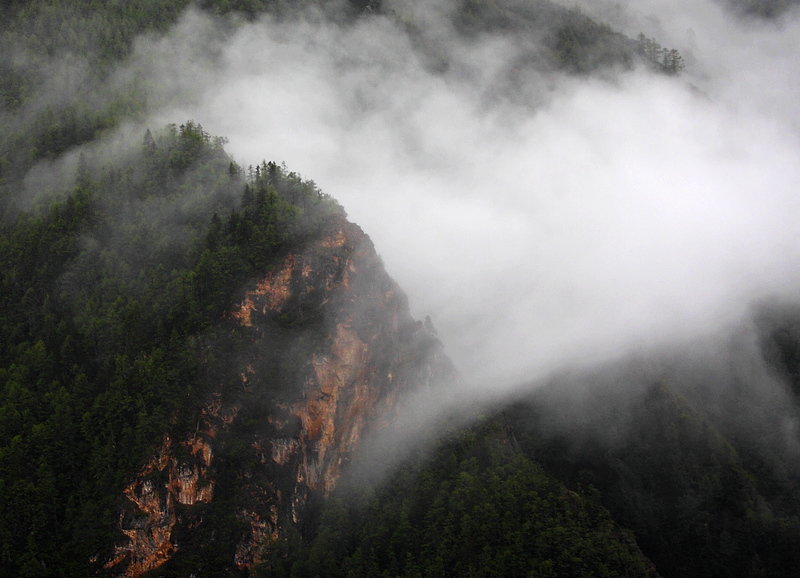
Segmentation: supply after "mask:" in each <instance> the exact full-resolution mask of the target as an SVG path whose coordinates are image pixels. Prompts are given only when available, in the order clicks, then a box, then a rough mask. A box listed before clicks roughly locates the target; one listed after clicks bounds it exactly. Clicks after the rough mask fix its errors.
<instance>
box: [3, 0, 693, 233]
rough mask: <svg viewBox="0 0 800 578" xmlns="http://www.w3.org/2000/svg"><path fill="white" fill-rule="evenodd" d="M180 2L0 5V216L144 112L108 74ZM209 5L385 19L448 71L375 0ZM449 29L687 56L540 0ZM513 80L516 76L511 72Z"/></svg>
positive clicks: (595, 54) (568, 56) (597, 60)
mask: <svg viewBox="0 0 800 578" xmlns="http://www.w3.org/2000/svg"><path fill="white" fill-rule="evenodd" d="M190 4H191V3H190V2H188V1H187V0H181V1H178V2H167V1H165V0H158V1H146V0H134V1H131V2H124V3H119V2H78V1H77V0H66V1H63V2H54V1H52V0H36V1H33V2H18V1H12V2H6V3H3V4H2V5H0V123H2V126H3V129H4V130H3V131H2V132H1V133H0V214H2V215H3V216H4V218H5V216H6V215H7V214H8V213H9V210H8V209H9V208H11V207H13V206H14V204H15V200H18V199H19V197H20V196H25V195H22V193H21V191H22V190H23V189H24V188H25V186H26V185H25V177H26V175H27V174H28V171H29V170H30V169H31V167H33V166H34V165H35V164H36V163H37V162H39V161H51V160H54V159H57V158H59V157H62V156H63V155H64V154H65V153H68V152H69V151H71V150H74V149H75V148H76V147H79V146H81V145H83V144H86V143H89V142H92V141H94V140H95V139H98V138H100V137H102V136H104V135H108V134H109V133H110V132H111V131H113V130H114V129H115V128H116V127H118V126H120V124H121V123H122V122H123V121H125V120H141V119H142V118H143V117H145V116H146V115H147V114H148V112H150V111H151V108H152V107H153V105H154V103H153V102H151V99H152V96H151V93H152V91H151V90H150V88H151V86H150V83H151V82H152V80H149V79H148V78H147V75H146V72H143V71H139V72H137V73H135V74H130V75H126V76H117V75H115V72H116V70H117V68H118V67H119V66H120V65H125V64H126V63H127V59H128V57H129V56H130V55H131V52H132V50H133V47H134V40H135V39H136V38H137V37H139V36H141V35H144V34H152V35H155V36H156V37H157V36H158V35H163V34H165V33H166V32H167V31H168V30H169V29H170V27H171V26H172V25H173V24H175V23H176V22H177V20H178V18H179V16H180V14H181V13H182V12H183V10H184V9H185V8H187V7H188V6H189V5H190ZM193 5H194V6H195V7H197V8H199V9H201V10H203V11H205V12H206V13H208V14H209V15H219V16H224V15H227V14H232V13H236V14H240V15H243V16H244V17H245V18H247V19H251V20H252V19H254V18H256V17H257V16H258V15H259V14H264V13H267V14H270V15H272V17H274V18H276V19H277V20H278V21H280V20H281V19H289V18H292V17H295V16H297V15H298V14H302V11H303V10H305V9H308V7H309V5H314V6H316V7H317V8H319V9H320V10H321V11H322V12H323V13H324V14H326V15H327V16H328V17H329V18H330V19H331V20H332V21H336V22H340V23H347V22H349V21H353V20H354V19H357V18H369V17H372V16H377V15H380V16H381V17H391V18H394V19H395V20H396V21H397V22H398V23H400V24H401V25H402V26H403V27H404V28H405V30H406V31H407V33H408V34H409V35H411V36H413V37H414V39H415V42H414V45H415V46H417V47H418V48H419V49H420V50H421V51H423V53H424V54H425V55H426V56H425V58H423V61H425V62H428V63H429V64H430V65H431V66H432V67H433V68H436V69H441V70H446V69H447V64H448V54H447V50H446V48H445V47H443V46H440V45H431V44H430V43H431V39H429V38H426V37H425V36H424V35H422V34H420V28H421V26H420V24H421V23H417V22H415V20H414V18H413V17H412V16H411V15H409V14H406V13H404V12H402V11H401V10H400V9H399V8H397V7H394V6H386V7H384V6H383V5H382V4H381V2H376V1H369V2H367V1H365V0H349V1H348V2H345V3H341V2H335V1H332V0H330V1H329V0H318V1H317V2H307V1H301V0H202V1H201V2H199V3H195V4H193ZM453 24H454V28H455V29H456V30H457V31H458V32H459V33H461V34H463V35H464V36H466V37H469V36H471V35H474V34H476V33H484V32H489V33H498V34H504V35H509V36H517V37H519V38H520V40H524V41H525V42H521V43H520V46H528V45H529V44H530V39H531V38H540V39H541V41H540V42H539V43H538V44H537V45H535V46H534V45H532V46H531V49H530V51H529V54H522V55H521V57H520V61H519V65H518V66H517V67H515V69H514V71H512V72H511V73H510V74H512V76H513V75H514V74H518V73H519V72H520V68H521V67H533V68H539V69H546V70H560V71H566V72H571V73H582V74H585V73H591V72H593V71H598V70H603V69H604V68H607V67H609V66H612V67H623V68H624V67H631V66H632V65H633V64H634V63H635V62H636V61H637V60H639V59H644V60H646V61H648V62H651V63H653V64H654V65H655V69H656V70H661V71H666V72H669V73H678V72H680V71H681V70H682V68H683V66H684V63H683V60H682V58H681V57H680V55H679V54H678V53H677V51H675V50H668V51H664V50H662V49H661V48H660V47H659V46H658V45H657V43H656V42H655V41H654V40H651V39H646V38H643V37H640V38H639V41H638V42H637V41H635V40H632V39H630V38H628V37H626V36H624V35H622V34H619V33H617V32H615V31H613V30H612V29H611V28H609V27H608V26H607V25H605V24H598V23H597V22H594V21H593V20H592V19H590V18H589V17H587V16H586V15H584V14H582V13H581V12H579V11H577V10H567V9H565V8H563V7H561V6H558V5H556V4H553V3H551V2H549V1H547V0H537V1H534V2H526V3H518V2H510V1H509V2H494V1H489V0H463V1H462V2H460V3H459V5H458V9H457V10H455V11H454V12H453ZM510 81H512V84H513V78H512V79H510Z"/></svg>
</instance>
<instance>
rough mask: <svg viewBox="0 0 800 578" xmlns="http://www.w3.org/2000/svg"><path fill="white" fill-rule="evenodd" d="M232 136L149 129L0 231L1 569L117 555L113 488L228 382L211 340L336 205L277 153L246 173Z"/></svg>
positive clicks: (73, 565) (45, 571) (189, 127)
mask: <svg viewBox="0 0 800 578" xmlns="http://www.w3.org/2000/svg"><path fill="white" fill-rule="evenodd" d="M224 142H225V141H224V139H221V138H216V137H212V136H210V135H208V134H207V133H206V132H205V131H204V130H203V129H202V127H201V126H200V125H198V124H195V123H193V122H187V123H186V124H184V125H181V126H180V127H178V126H174V125H171V126H168V127H166V128H165V129H164V130H162V131H159V132H157V133H156V134H155V135H154V134H152V133H150V132H149V131H148V133H147V134H146V135H145V138H144V140H143V144H142V147H141V149H140V150H138V151H133V152H132V154H131V155H130V156H129V159H128V161H126V162H125V163H119V164H117V165H115V166H110V167H105V168H103V169H102V170H100V171H95V172H93V171H92V169H91V168H90V167H91V162H89V161H87V160H86V159H84V160H83V162H82V163H81V166H79V174H78V179H77V181H78V185H76V186H75V187H74V188H72V189H71V190H69V191H67V192H66V193H65V194H64V196H63V197H62V198H61V199H60V200H51V201H50V202H49V205H48V206H38V207H37V208H35V209H34V210H32V211H31V212H29V213H22V214H20V215H19V216H18V217H17V218H16V220H15V222H14V223H12V224H11V225H10V226H8V227H5V228H3V229H1V230H0V262H2V264H3V267H2V278H1V280H2V291H0V323H2V326H3V328H4V330H3V332H2V334H0V544H2V548H0V557H2V560H3V564H2V566H0V575H2V576H19V575H26V572H27V573H30V572H34V569H35V570H36V571H35V572H34V574H36V575H39V576H47V575H63V574H67V575H86V574H88V573H89V560H90V559H93V558H94V559H97V558H96V556H97V555H100V556H104V555H106V553H107V552H109V551H110V546H111V541H112V540H113V539H114V535H113V530H112V529H113V524H114V521H115V514H114V512H115V511H116V504H115V498H114V496H116V495H119V492H120V488H121V485H122V484H123V483H124V482H125V480H126V479H127V477H128V476H130V475H131V473H132V472H133V471H135V469H136V468H137V467H139V466H140V464H141V463H142V461H143V460H144V459H145V457H146V456H147V455H148V454H149V452H151V451H152V448H153V447H154V445H155V444H157V442H158V441H159V440H160V439H161V437H162V436H163V433H164V431H166V430H167V429H168V427H170V428H172V429H176V428H177V429H180V427H181V424H183V423H186V424H188V423H190V422H191V419H192V416H193V415H194V412H195V411H197V409H198V407H199V406H200V405H201V404H202V402H203V400H204V396H205V395H206V394H207V392H208V391H209V388H211V387H215V388H218V387H220V386H221V385H224V383H225V382H226V379H236V376H232V374H231V371H230V370H229V369H228V368H227V366H226V365H225V361H224V359H218V358H216V359H215V358H212V356H210V355H209V354H208V352H207V348H206V347H204V345H203V344H204V343H207V342H208V341H210V340H212V339H214V336H215V334H216V333H217V332H218V331H220V330H222V329H221V328H222V327H223V326H224V324H225V318H224V312H225V311H226V310H227V308H228V307H229V306H230V304H231V303H232V302H233V300H234V295H235V293H236V291H237V290H239V289H240V287H241V286H242V285H243V284H245V283H246V282H247V281H249V280H250V279H252V278H253V277H255V276H256V275H258V274H263V272H264V270H265V268H266V267H268V266H269V265H270V264H271V263H272V262H273V261H274V259H276V258H277V257H278V256H279V255H280V254H282V252H284V251H286V250H287V249H288V248H290V247H292V246H293V245H295V244H297V243H300V242H302V240H303V239H304V238H305V237H306V235H309V234H313V233H314V231H315V227H320V226H322V225H323V224H324V223H325V222H326V220H327V219H330V218H332V217H337V216H339V215H341V214H342V211H341V208H340V207H339V206H338V205H337V204H336V203H335V202H334V201H332V200H331V199H329V198H328V197H327V196H326V195H323V194H322V193H320V192H319V191H318V190H317V189H316V187H315V186H314V185H313V183H310V182H305V181H303V180H302V179H300V177H299V176H298V175H296V174H295V173H290V172H288V171H286V170H285V169H284V168H281V167H278V166H277V165H275V164H274V163H269V164H267V163H265V164H264V167H266V169H265V171H264V173H265V174H266V176H260V177H259V178H254V179H253V180H251V181H247V180H246V179H244V178H243V177H242V175H241V174H240V172H239V171H238V170H231V167H232V162H231V160H230V158H229V157H228V156H227V155H226V154H225V152H224V150H223V148H222V147H223V144H224ZM244 191H247V192H248V193H247V194H246V195H244V197H243V196H242V193H243V192H244ZM253 191H255V194H252V192H253ZM290 199H291V200H290ZM293 202H296V203H298V204H299V205H295V204H293ZM219 215H227V217H226V218H225V219H224V220H223V219H222V218H220V217H219ZM220 515H222V514H220ZM102 562H103V560H100V562H99V563H102Z"/></svg>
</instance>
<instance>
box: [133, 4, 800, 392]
mask: <svg viewBox="0 0 800 578" xmlns="http://www.w3.org/2000/svg"><path fill="white" fill-rule="evenodd" d="M437 6H438V8H437V9H432V10H431V13H429V14H413V15H412V16H413V17H414V18H416V25H417V28H418V29H419V30H421V32H419V34H420V35H421V37H422V38H423V39H424V41H425V46H426V49H425V50H420V49H419V46H418V45H417V40H418V37H417V40H415V39H412V37H411V36H409V35H408V34H407V33H406V32H405V31H404V30H402V29H401V28H400V27H399V26H398V24H397V23H396V21H395V20H391V19H389V18H384V17H371V18H364V19H361V20H359V21H358V22H356V23H355V24H352V25H346V26H340V25H333V24H327V23H325V21H324V20H323V19H321V18H319V19H315V18H314V17H313V16H312V17H309V18H308V19H306V20H303V21H300V22H290V23H282V24H280V25H277V24H275V23H274V22H273V21H271V20H269V19H264V20H261V21H257V22H254V23H233V22H227V23H226V24H225V25H224V26H220V24H219V22H216V21H213V20H210V19H209V18H208V17H206V16H203V15H200V14H198V13H195V12H189V13H187V14H186V15H185V16H184V18H183V19H182V21H181V23H180V24H179V25H178V26H177V27H176V28H175V29H173V30H172V31H171V32H170V34H169V35H167V36H166V37H164V38H160V39H154V38H144V39H142V40H141V41H140V42H139V43H138V45H137V49H136V51H135V54H134V57H133V58H132V63H131V70H133V71H135V72H136V73H138V74H145V75H147V77H148V78H149V79H150V81H151V84H152V85H153V87H154V88H153V96H154V97H155V98H156V100H157V101H159V102H160V103H161V104H162V106H161V108H160V109H159V110H158V111H157V113H156V114H155V115H154V117H153V118H151V119H150V121H149V122H150V125H151V126H152V127H157V126H159V125H160V124H163V123H166V122H176V119H177V121H178V122H179V121H180V119H188V118H192V119H194V120H196V121H198V122H201V123H202V124H203V126H204V128H206V130H209V131H210V132H212V133H213V134H221V135H225V136H227V137H228V138H229V139H230V145H229V147H228V149H229V150H230V151H231V152H232V154H233V156H234V158H235V159H236V160H237V161H238V162H239V163H240V164H243V165H245V166H246V165H248V164H251V163H252V164H255V163H257V162H260V161H261V160H263V159H267V160H276V161H286V163H287V164H288V166H289V168H290V169H291V170H295V171H298V172H299V173H300V174H302V175H303V176H304V177H305V178H309V179H314V180H315V182H316V183H317V184H318V185H319V186H320V187H321V188H322V189H323V190H324V191H325V192H327V193H329V194H331V195H333V196H334V197H336V198H337V199H339V200H340V202H341V203H342V204H343V205H344V206H345V208H346V209H347V211H348V213H349V215H350V217H351V219H352V220H354V221H355V222H357V223H358V224H360V225H361V226H362V227H363V228H364V230H365V231H366V232H367V233H368V234H369V235H370V236H371V237H372V239H373V240H374V241H375V244H376V246H377V249H378V251H379V253H381V255H382V257H383V258H384V261H385V264H386V267H387V269H388V271H389V273H390V274H391V275H392V276H393V277H395V278H396V279H397V280H398V282H399V283H400V284H401V286H402V287H403V288H404V289H405V290H406V292H407V293H408V294H409V298H410V302H411V306H412V310H413V313H414V314H415V316H417V317H424V316H425V315H430V316H431V317H432V318H433V321H434V324H435V325H436V327H437V328H438V330H439V334H440V337H441V338H442V341H443V342H444V343H445V346H446V349H447V352H448V354H449V355H450V356H451V357H452V358H453V359H454V361H455V362H456V365H457V366H458V367H459V369H460V370H461V371H462V373H463V374H464V376H465V377H466V379H467V381H469V382H470V383H473V384H476V385H484V384H487V383H493V384H500V385H510V384H513V383H516V382H518V381H520V380H530V379H537V378H541V377H544V376H546V375H547V374H549V373H550V372H552V371H554V370H558V369H560V368H562V367H564V366H566V365H570V364H573V363H575V362H580V363H592V362H595V361H605V360H610V359H614V358H616V357H619V356H621V355H623V354H625V353H627V352H630V351H632V350H636V351H647V350H651V349H657V348H660V347H662V346H663V345H664V344H674V343H676V342H689V341H691V340H694V339H697V338H700V337H703V336H708V335H713V334H716V333H717V332H720V331H724V330H725V328H726V327H729V326H731V325H733V324H736V323H738V322H739V321H740V320H741V319H743V318H745V317H746V316H747V315H748V312H749V308H750V307H751V305H752V303H753V302H754V301H755V300H760V299H765V298H773V297H784V298H793V297H796V296H797V293H798V291H797V288H799V287H800V229H798V227H797V223H798V217H800V197H799V196H798V190H797V189H798V183H800V125H799V124H798V119H800V116H799V113H800V103H798V101H797V99H796V95H797V94H798V88H800V69H798V68H797V66H796V55H797V53H798V51H800V15H798V14H797V13H796V12H788V13H787V14H785V15H784V16H783V17H782V18H780V19H778V20H758V19H752V18H741V17H738V16H736V15H735V14H733V13H732V12H730V11H727V10H726V9H725V8H724V6H723V5H721V4H719V3H716V2H709V1H707V0H703V1H700V2H688V1H686V2H678V3H677V4H676V3H665V2H655V1H654V0H638V1H637V2H633V3H631V5H630V7H629V8H626V9H624V10H622V9H620V8H618V7H617V8H614V9H606V10H605V12H602V11H600V12H598V14H596V16H597V17H598V18H599V19H606V20H607V21H609V22H610V23H611V24H612V25H615V26H619V27H620V28H621V29H622V30H623V31H624V32H626V33H629V34H632V35H635V34H637V33H638V31H639V30H642V31H643V32H645V33H646V34H647V35H648V36H655V37H656V38H657V39H658V40H659V41H660V42H661V43H662V44H665V45H667V46H670V47H672V46H674V47H676V48H678V49H679V50H681V52H683V53H684V55H685V56H686V58H687V61H688V63H689V67H688V70H687V73H686V74H685V75H684V76H683V77H680V78H674V77H667V76H663V75H657V74H654V73H653V72H651V71H648V70H646V68H645V67H644V66H639V67H635V68H634V69H633V70H627V71H626V70H612V71H607V72H606V73H604V74H601V75H595V76H575V75H567V74H563V73H557V72H552V71H551V72H548V71H546V70H545V69H543V68H541V67H536V66H531V67H528V66H525V65H524V64H525V63H524V62H523V65H522V66H521V65H520V59H522V58H525V57H527V56H526V55H529V54H532V53H535V50H533V49H535V44H536V42H537V41H538V40H537V39H536V38H535V37H531V38H530V39H529V40H527V41H524V42H521V41H520V39H519V37H515V38H504V37H501V36H498V35H492V34H482V35H477V36H474V37H472V38H471V39H469V40H466V39H463V38H460V37H458V36H457V35H456V34H454V32H453V30H452V29H450V28H449V26H448V24H447V19H446V18H445V17H443V16H442V15H443V14H446V13H447V5H446V4H443V3H442V4H438V5H437ZM595 6H598V5H595ZM600 6H601V7H602V5H600ZM534 36H535V35H534ZM437 62H446V63H447V66H438V65H437V64H436V63H437ZM509 79H511V80H509Z"/></svg>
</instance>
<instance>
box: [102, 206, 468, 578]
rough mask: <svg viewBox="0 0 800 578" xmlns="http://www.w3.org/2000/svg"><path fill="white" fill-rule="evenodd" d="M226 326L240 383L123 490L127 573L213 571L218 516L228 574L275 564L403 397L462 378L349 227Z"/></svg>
mask: <svg viewBox="0 0 800 578" xmlns="http://www.w3.org/2000/svg"><path fill="white" fill-rule="evenodd" d="M228 325H229V331H230V332H231V333H232V334H235V336H234V337H233V338H234V339H237V338H240V339H242V340H243V341H244V342H246V343H247V347H246V349H245V351H243V352H242V354H241V356H240V358H239V359H238V361H237V363H238V365H239V366H240V367H241V382H240V384H239V386H238V387H236V388H233V390H226V391H220V392H218V393H217V394H215V395H213V396H212V397H211V399H210V400H209V403H208V406H207V407H206V409H205V410H204V411H203V412H202V415H201V416H200V418H199V420H198V423H197V429H196V431H195V432H194V433H193V434H192V435H190V436H189V437H187V438H185V439H181V440H173V439H172V438H171V437H170V435H169V434H166V435H165V439H164V443H163V444H162V447H161V448H160V449H159V450H158V451H157V452H156V454H155V455H154V456H153V458H152V459H151V460H150V461H148V463H147V464H145V465H144V467H143V468H142V470H141V471H140V472H139V474H138V475H137V476H136V477H135V478H134V479H133V480H132V481H131V482H130V483H129V484H128V485H127V486H126V488H125V489H124V492H123V494H124V499H123V503H124V507H123V510H122V512H121V514H120V521H119V528H120V530H121V531H122V532H123V533H124V534H125V536H126V539H125V540H123V541H122V542H121V543H120V544H119V545H118V546H117V548H116V550H115V552H114V554H113V556H112V557H111V558H110V559H109V560H108V562H107V564H106V568H107V569H111V570H113V571H114V572H115V573H116V574H118V575H124V576H139V575H141V574H142V573H144V572H147V571H150V570H154V569H156V568H159V569H160V572H163V573H166V574H165V575H169V574H170V573H171V572H174V573H178V574H179V573H181V571H182V569H183V568H186V569H191V568H192V567H193V566H195V565H198V564H199V568H201V569H204V570H206V571H208V570H210V568H204V567H203V565H204V564H207V563H208V560H209V559H210V557H204V556H202V555H201V549H202V548H204V547H206V546H208V545H209V544H207V543H205V541H206V540H208V541H209V542H213V541H217V542H219V541H220V540H221V538H219V537H217V536H215V535H214V528H211V529H210V533H209V524H211V523H212V520H215V519H218V518H219V516H222V517H225V518H227V519H228V520H230V521H231V522H232V525H231V531H232V535H230V536H226V537H225V538H222V540H226V541H227V545H226V546H225V548H227V551H228V556H227V564H224V565H225V566H227V568H225V569H226V570H227V569H231V570H232V569H234V568H237V569H246V568H249V567H251V566H252V564H253V563H259V562H261V561H263V556H262V550H263V549H264V548H265V547H266V546H267V545H268V543H269V542H270V541H271V540H274V539H275V538H277V537H278V536H280V535H281V534H282V532H283V529H284V528H285V527H286V526H287V525H290V524H291V525H296V526H297V527H298V528H299V529H300V530H301V531H302V530H303V527H304V524H307V523H308V521H309V520H310V519H312V518H313V516H314V509H315V502H316V501H317V500H318V499H319V498H321V497H323V496H325V495H327V494H328V493H329V492H330V491H331V490H332V489H333V488H334V487H335V486H336V482H337V480H338V479H339V476H340V474H341V471H342V468H343V466H344V465H345V464H346V463H347V462H348V460H349V458H350V456H351V455H352V453H353V451H354V450H355V449H356V448H357V447H358V445H359V442H360V441H361V440H362V439H363V438H364V437H365V436H368V435H370V433H371V432H374V431H375V430H376V429H378V428H380V427H381V425H382V424H383V423H386V422H387V421H389V420H391V418H392V410H393V408H394V407H395V404H396V402H397V400H398V398H399V397H400V396H402V395H403V394H405V393H408V392H410V391H414V390H417V389H418V388H420V387H429V386H432V385H435V384H436V383H437V382H438V381H441V380H447V379H454V378H455V375H454V372H453V369H452V367H451V365H450V363H449V361H448V360H447V359H446V358H445V357H444V355H443V353H442V349H441V345H440V344H439V342H438V341H437V340H436V338H435V337H434V336H433V335H432V334H431V333H430V332H429V331H428V330H427V329H426V328H425V327H424V326H423V325H422V324H420V323H416V322H414V321H413V320H412V319H411V317H410V315H409V312H408V306H407V302H406V298H405V296H404V294H403V293H402V291H401V290H400V289H399V287H398V286H397V285H396V284H395V283H394V282H393V281H392V280H391V278H390V277H389V276H388V275H387V274H386V272H385V271H384V269H383V267H382V264H381V262H380V259H379V258H378V256H377V255H376V254H375V250H374V247H373V245H372V242H371V241H370V240H369V238H368V237H367V236H366V235H365V234H364V233H363V232H362V231H361V229H359V228H358V227H357V226H356V225H353V224H351V223H349V222H347V221H346V220H344V219H343V218H342V219H339V220H337V221H335V222H333V223H331V224H329V225H328V226H327V227H326V228H325V230H324V231H323V232H322V233H321V234H320V235H319V236H316V237H315V238H312V239H310V240H309V241H308V242H307V243H306V244H305V245H304V246H303V247H301V248H298V249H297V250H291V251H289V252H288V254H286V255H285V256H284V257H283V258H282V260H280V261H279V262H278V263H277V265H276V266H275V267H273V268H271V269H270V270H269V271H268V272H267V273H266V274H265V275H264V276H263V277H262V278H261V279H260V280H259V281H258V282H257V283H255V285H254V286H252V287H251V288H250V289H249V290H247V291H245V292H244V294H243V295H242V297H241V299H240V300H239V302H238V304H237V305H236V306H235V307H234V308H233V309H232V310H231V311H230V315H229V320H228ZM219 496H222V498H221V499H222V501H224V502H226V503H225V504H224V505H223V506H220V507H216V501H217V500H218V499H220V498H219ZM209 512H213V514H212V515H211V516H209V515H208V513H209ZM211 545H212V546H213V544H211ZM204 558H205V559H204Z"/></svg>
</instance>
